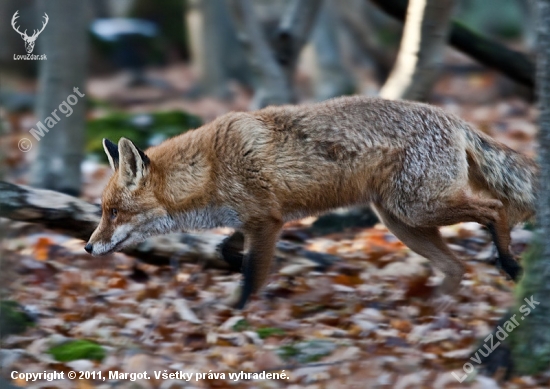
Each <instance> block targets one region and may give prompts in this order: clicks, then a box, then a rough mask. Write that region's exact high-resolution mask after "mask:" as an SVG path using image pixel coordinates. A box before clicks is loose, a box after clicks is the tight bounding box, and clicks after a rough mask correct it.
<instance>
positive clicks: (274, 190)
mask: <svg viewBox="0 0 550 389" xmlns="http://www.w3.org/2000/svg"><path fill="white" fill-rule="evenodd" d="M111 146H112V147H114V149H111V151H109V150H108V148H107V146H106V151H107V153H108V155H110V159H111V165H112V166H113V168H114V169H116V170H117V174H115V175H113V177H112V178H111V181H110V182H109V184H108V185H107V188H106V189H105V192H104V195H103V205H102V206H103V218H102V221H101V223H100V226H99V227H98V229H97V230H96V231H95V232H94V234H93V235H92V237H91V239H90V242H89V244H90V246H89V248H90V251H92V252H93V253H94V254H103V253H105V252H109V251H112V250H115V249H119V248H120V247H123V246H125V245H127V244H130V243H135V242H137V241H139V240H142V239H144V238H145V237H146V236H149V235H151V234H156V233H164V232H169V231H173V230H178V229H186V228H210V227H214V226H217V225H229V226H232V227H235V228H237V229H239V230H241V231H243V233H244V235H245V248H246V250H247V254H246V256H245V261H244V269H243V272H244V277H245V282H244V289H243V293H242V297H241V300H240V303H239V306H241V307H242V306H243V305H244V303H245V302H246V299H247V298H248V296H249V295H250V294H251V293H254V292H256V291H258V290H259V288H260V287H261V286H262V285H263V283H264V282H265V280H266V278H267V276H268V274H269V271H270V268H271V260H272V257H273V253H274V247H275V242H276V240H277V236H278V234H279V232H280V229H281V227H282V225H283V223H284V222H285V221H288V220H292V219H296V218H300V217H304V216H307V215H312V214H319V213H322V212H325V211H327V210H330V209H333V208H337V207H345V206H351V205H356V204H365V203H370V204H372V205H373V207H374V209H375V210H376V211H377V213H378V214H379V215H380V218H381V219H382V221H383V222H384V223H385V224H386V226H387V227H388V228H389V229H390V230H391V231H392V232H393V233H394V234H395V235H396V236H397V237H398V238H399V239H401V240H402V241H403V242H404V243H405V244H407V245H408V246H409V247H410V248H411V249H412V250H414V251H416V252H417V253H419V254H421V255H423V256H425V257H426V258H428V259H430V260H431V261H432V262H433V263H434V265H435V266H436V267H438V268H439V269H440V270H442V271H443V272H444V273H445V275H446V278H445V280H444V282H443V285H442V289H443V291H444V292H452V291H454V290H455V289H456V288H457V286H458V285H459V283H460V280H461V279H462V275H463V273H464V266H463V264H462V263H461V262H460V261H459V260H458V259H457V258H456V257H455V256H454V255H453V253H452V252H451V251H450V250H449V249H448V248H447V246H446V245H445V244H444V242H443V240H442V239H441V236H440V235H439V231H438V229H437V227H439V226H443V225H449V224H455V223H459V222H466V221H474V222H478V223H481V224H484V225H486V226H488V227H489V230H490V231H491V233H492V235H493V238H494V240H495V243H496V244H497V247H498V252H499V258H500V260H501V265H502V266H503V268H504V270H505V271H506V272H507V273H508V274H509V275H510V276H512V277H513V278H516V277H517V276H518V274H519V271H520V268H519V265H517V263H516V262H515V260H514V259H513V257H512V256H511V254H510V252H509V249H508V246H509V243H510V241H509V232H510V228H511V227H512V226H513V225H514V224H516V223H517V222H520V221H523V220H525V219H527V218H529V217H531V216H532V215H533V211H534V202H535V190H536V188H535V187H536V183H535V182H536V179H535V178H536V169H537V168H536V165H535V164H534V162H532V161H531V160H529V159H528V158H526V157H524V156H522V155H520V154H518V153H516V152H514V151H513V150H511V149H508V148H507V147H505V146H504V145H502V144H500V143H498V142H496V141H495V140H493V139H491V138H490V137H488V136H486V135H484V134H482V133H481V132H479V131H477V130H475V129H474V128H472V127H471V126H470V125H469V124H467V123H466V122H464V121H462V120H461V119H459V118H457V117H455V116H453V115H451V114H449V113H446V112H445V111H443V110H441V109H439V108H436V107H433V106H430V105H426V104H419V103H412V102H405V101H387V100H382V99H374V98H367V97H361V96H356V97H344V98H338V99H333V100H330V101H327V102H324V103H320V104H312V105H303V106H281V107H268V108H265V109H263V110H260V111H255V112H249V113H229V114H226V115H224V116H222V117H220V118H218V119H216V120H214V121H213V122H211V123H209V124H206V125H204V126H203V127H201V128H199V129H197V130H194V131H189V132H187V133H185V134H182V135H180V136H177V137H175V138H172V139H170V140H168V141H166V142H164V143H162V144H160V145H159V146H156V147H152V148H150V149H148V150H147V151H146V153H145V154H146V155H147V157H145V155H140V152H139V150H137V148H135V146H133V144H132V143H131V142H130V141H128V140H126V139H122V140H121V141H120V142H119V145H118V153H117V152H116V146H114V145H111ZM113 150H114V151H113ZM115 154H116V155H115ZM112 209H117V211H118V213H117V215H116V217H113V215H112V211H111V210H112ZM113 236H117V239H119V238H120V237H123V238H124V242H123V243H117V242H116V239H114V238H113ZM126 236H127V237H126ZM96 245H97V247H98V249H97V250H95V249H92V246H93V247H96Z"/></svg>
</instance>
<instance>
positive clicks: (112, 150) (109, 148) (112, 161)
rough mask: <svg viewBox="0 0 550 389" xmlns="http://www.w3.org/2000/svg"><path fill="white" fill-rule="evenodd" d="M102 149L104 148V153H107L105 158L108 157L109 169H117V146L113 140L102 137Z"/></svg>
mask: <svg viewBox="0 0 550 389" xmlns="http://www.w3.org/2000/svg"><path fill="white" fill-rule="evenodd" d="M103 150H105V154H107V158H108V159H109V165H111V169H113V170H117V169H118V146H117V145H115V144H114V143H113V142H111V141H110V140H109V139H107V138H103Z"/></svg>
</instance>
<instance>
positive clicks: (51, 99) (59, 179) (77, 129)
mask: <svg viewBox="0 0 550 389" xmlns="http://www.w3.org/2000/svg"><path fill="white" fill-rule="evenodd" d="M87 6H88V2H87V1H73V0H56V1H48V0H42V1H40V2H39V7H38V8H39V12H40V15H43V14H44V13H46V14H48V16H49V19H50V20H49V22H48V24H47V26H46V27H45V29H44V31H43V32H42V34H41V35H40V36H39V38H38V40H37V42H38V44H39V48H40V51H41V52H43V53H45V54H46V56H47V60H44V61H41V62H40V70H39V73H40V74H39V87H38V90H39V96H38V103H37V117H38V120H39V121H40V122H42V123H43V124H44V125H47V123H46V120H45V119H46V118H48V117H51V119H52V120H54V121H55V122H56V123H55V124H54V125H53V126H52V127H50V126H46V128H47V132H44V133H43V135H35V138H36V139H31V140H32V141H33V142H34V144H35V145H37V146H39V151H38V157H37V160H36V161H35V162H34V165H33V169H32V178H31V182H32V184H33V185H34V186H37V187H40V188H48V189H55V190H58V191H61V192H64V193H70V194H78V193H80V185H81V174H80V164H81V162H82V153H83V150H84V137H85V113H86V99H85V97H81V96H79V95H78V94H77V93H75V91H73V88H79V91H80V93H81V94H85V90H86V73H87V71H86V70H87V67H88V61H87V57H88V28H87V26H88V20H87V15H88V12H87V9H86V8H87ZM71 95H72V96H73V97H69V96H71ZM75 98H76V102H75ZM61 105H62V106H61ZM55 110H56V111H55ZM54 111H55V114H56V115H58V118H59V120H57V119H55V115H53V114H52V113H53V112H54ZM71 111H72V113H71ZM48 123H50V124H51V123H52V121H49V122H48ZM34 128H35V129H37V128H36V127H34Z"/></svg>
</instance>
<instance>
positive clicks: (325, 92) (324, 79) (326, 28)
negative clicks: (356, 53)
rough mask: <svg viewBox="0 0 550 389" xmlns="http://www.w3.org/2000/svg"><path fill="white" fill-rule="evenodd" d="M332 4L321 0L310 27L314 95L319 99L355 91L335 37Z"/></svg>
mask: <svg viewBox="0 0 550 389" xmlns="http://www.w3.org/2000/svg"><path fill="white" fill-rule="evenodd" d="M335 8H336V4H334V1H333V0H325V3H324V5H323V7H322V8H321V10H320V11H319V16H318V19H317V23H316V25H315V29H314V31H313V44H314V45H315V54H316V59H317V67H318V70H317V77H316V80H315V97H316V99H317V100H319V101H321V100H326V99H330V98H332V97H337V96H341V95H346V94H351V93H353V92H354V91H355V82H354V80H353V77H352V76H351V72H350V70H349V69H346V66H345V65H344V63H343V56H342V52H341V50H340V42H339V38H338V29H339V27H340V25H341V21H340V20H339V19H338V18H337V17H335V13H336V11H337V10H336V9H335Z"/></svg>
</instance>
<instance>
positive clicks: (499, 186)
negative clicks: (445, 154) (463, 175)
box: [464, 125, 538, 226]
mask: <svg viewBox="0 0 550 389" xmlns="http://www.w3.org/2000/svg"><path fill="white" fill-rule="evenodd" d="M464 130H465V134H466V153H467V156H468V163H469V170H470V171H469V174H470V179H471V180H472V181H474V182H475V183H476V184H477V185H480V186H481V187H483V188H484V189H486V190H488V191H489V192H490V193H491V194H492V195H493V196H495V197H496V198H498V199H499V200H501V201H502V202H503V203H504V205H505V206H506V207H507V208H508V209H507V211H508V218H509V223H510V226H512V225H514V224H516V223H519V222H521V221H524V220H526V219H528V218H530V217H532V216H533V215H534V212H535V203H536V192H537V176H538V167H537V164H536V163H535V162H534V161H533V160H531V159H530V158H528V157H526V156H524V155H522V154H520V153H518V152H516V151H514V150H512V149H510V148H509V147H506V146H504V145H502V144H500V143H497V142H495V141H494V140H493V139H492V138H491V137H490V136H488V135H485V134H483V133H482V132H480V131H478V130H476V129H474V128H472V127H471V126H469V125H465V126H464Z"/></svg>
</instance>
